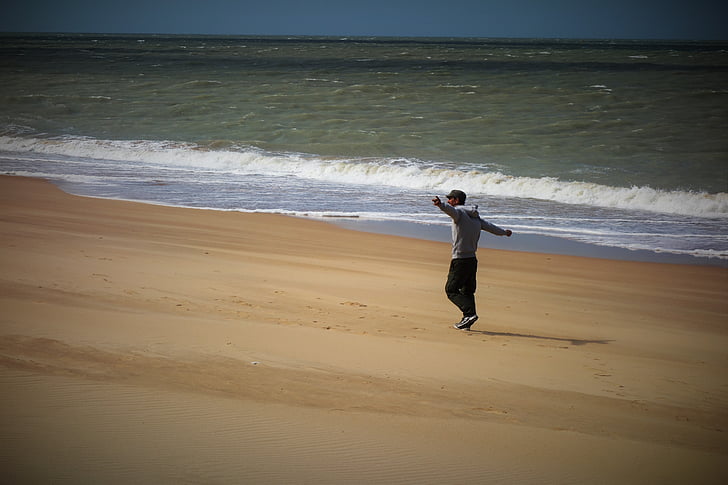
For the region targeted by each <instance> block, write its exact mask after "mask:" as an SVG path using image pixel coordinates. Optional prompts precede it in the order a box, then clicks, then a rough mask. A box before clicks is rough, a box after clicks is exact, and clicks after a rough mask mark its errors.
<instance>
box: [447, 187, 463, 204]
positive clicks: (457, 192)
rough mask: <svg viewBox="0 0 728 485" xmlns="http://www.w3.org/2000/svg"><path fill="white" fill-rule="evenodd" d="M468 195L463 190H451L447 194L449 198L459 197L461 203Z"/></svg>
mask: <svg viewBox="0 0 728 485" xmlns="http://www.w3.org/2000/svg"><path fill="white" fill-rule="evenodd" d="M466 197H467V196H466V195H465V192H463V191H462V190H451V191H450V193H449V194H447V198H448V199H458V200H459V201H460V203H461V204H464V203H465V198H466Z"/></svg>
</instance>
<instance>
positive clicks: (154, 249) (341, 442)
mask: <svg viewBox="0 0 728 485" xmlns="http://www.w3.org/2000/svg"><path fill="white" fill-rule="evenodd" d="M423 203H428V202H427V201H423ZM516 236H517V235H516ZM516 236H514V237H516ZM485 237H490V236H488V235H484V238H485ZM485 242H486V243H487V239H485ZM0 244H1V248H2V249H1V252H0V264H1V266H0V267H1V268H2V271H1V272H0V301H1V303H0V305H1V308H2V312H0V364H1V365H0V386H1V387H0V389H1V390H2V393H3V396H4V399H3V400H2V402H3V403H2V426H3V433H2V438H0V440H2V448H3V450H5V451H4V453H3V457H2V458H0V463H1V464H2V468H3V471H4V474H5V476H6V477H7V478H8V479H9V481H12V482H14V483H27V482H35V481H49V480H58V479H68V480H72V481H74V482H87V481H97V482H103V483H129V482H131V481H137V482H140V483H179V482H191V483H209V482H213V481H219V482H223V483H243V482H249V483H287V482H296V483H310V482H316V483H346V482H380V483H415V482H417V483H458V482H460V483H595V482H597V483H726V481H728V467H727V466H726V465H725V463H726V459H727V458H728V372H727V371H728V353H727V352H728V351H727V349H728V328H727V323H728V319H727V318H726V317H727V316H728V299H727V298H726V295H727V294H728V291H727V290H728V270H726V269H725V268H717V267H705V266H690V265H666V264H655V263H638V262H625V261H610V260H601V259H588V258H578V257H569V256H557V255H545V254H536V253H522V252H509V251H496V250H487V249H481V250H480V252H479V260H480V270H479V281H478V284H479V288H478V293H477V295H476V296H477V299H478V305H479V314H480V320H479V321H478V323H477V324H476V325H475V326H474V327H473V331H470V332H462V331H457V330H455V329H453V328H452V326H451V325H452V323H453V322H455V321H458V320H459V315H458V314H457V310H456V309H455V307H454V306H452V305H451V304H450V303H449V302H448V301H447V300H446V298H445V296H444V293H443V285H444V280H445V276H446V272H447V265H448V262H449V255H450V250H449V245H447V244H444V243H438V242H431V241H422V240H417V239H409V238H402V237H395V236H386V235H377V234H368V233H360V232H355V231H350V230H346V229H342V228H339V227H336V226H333V225H330V224H327V223H325V222H320V221H312V220H304V219H297V218H291V217H285V216H278V215H270V214H244V213H234V212H221V211H205V210H192V209H179V208H171V207H163V206H154V205H145V204H138V203H131V202H123V201H111V200H102V199H91V198H83V197H76V196H72V195H68V194H65V193H63V192H62V191H61V190H59V189H58V188H56V187H54V186H53V185H51V184H50V183H48V182H46V181H43V180H37V179H25V178H19V177H7V176H3V177H0Z"/></svg>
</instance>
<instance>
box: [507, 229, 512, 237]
mask: <svg viewBox="0 0 728 485" xmlns="http://www.w3.org/2000/svg"><path fill="white" fill-rule="evenodd" d="M511 234H513V231H511V230H510V229H506V237H511Z"/></svg>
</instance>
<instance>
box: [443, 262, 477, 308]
mask: <svg viewBox="0 0 728 485" xmlns="http://www.w3.org/2000/svg"><path fill="white" fill-rule="evenodd" d="M477 272H478V260H477V259H475V258H467V259H453V260H452V261H450V272H449V273H448V274H447V283H445V294H446V295H447V297H448V299H449V300H450V301H451V302H453V303H454V304H455V305H456V306H457V307H458V308H459V309H460V311H462V312H463V316H464V317H470V316H472V315H475V286H476V274H477Z"/></svg>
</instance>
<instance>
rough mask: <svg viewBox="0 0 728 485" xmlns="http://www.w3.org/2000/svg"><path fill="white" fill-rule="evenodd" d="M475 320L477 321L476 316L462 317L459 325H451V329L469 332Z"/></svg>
mask: <svg viewBox="0 0 728 485" xmlns="http://www.w3.org/2000/svg"><path fill="white" fill-rule="evenodd" d="M476 320H478V315H471V316H469V317H463V319H462V320H460V323H456V324H455V325H453V327H455V328H457V329H458V330H470V327H472V326H473V324H474V323H475V322H476Z"/></svg>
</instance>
